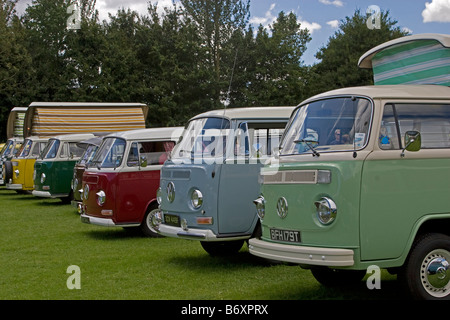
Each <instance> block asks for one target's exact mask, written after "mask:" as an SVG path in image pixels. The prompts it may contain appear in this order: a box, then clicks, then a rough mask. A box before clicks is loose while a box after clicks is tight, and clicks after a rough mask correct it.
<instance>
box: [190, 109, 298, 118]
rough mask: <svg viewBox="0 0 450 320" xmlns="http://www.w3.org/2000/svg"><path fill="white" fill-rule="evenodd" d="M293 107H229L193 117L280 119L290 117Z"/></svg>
mask: <svg viewBox="0 0 450 320" xmlns="http://www.w3.org/2000/svg"><path fill="white" fill-rule="evenodd" d="M294 108H295V107H294V106H292V107H249V108H229V109H219V110H212V111H208V112H204V113H201V114H198V115H196V116H195V117H193V118H191V120H193V119H197V118H206V117H220V118H222V117H224V118H228V119H230V120H231V119H277V118H278V119H280V118H283V119H284V118H289V117H290V116H291V113H292V111H293V110H294Z"/></svg>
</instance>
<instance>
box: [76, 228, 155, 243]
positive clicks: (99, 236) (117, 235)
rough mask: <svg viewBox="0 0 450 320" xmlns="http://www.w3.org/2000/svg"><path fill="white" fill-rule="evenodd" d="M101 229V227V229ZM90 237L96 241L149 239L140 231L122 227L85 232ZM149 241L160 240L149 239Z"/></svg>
mask: <svg viewBox="0 0 450 320" xmlns="http://www.w3.org/2000/svg"><path fill="white" fill-rule="evenodd" d="M99 228H100V227H99ZM84 233H85V234H86V235H87V236H88V237H90V238H92V239H94V240H105V241H112V240H124V239H139V238H147V237H145V236H144V235H143V234H142V233H141V232H139V231H138V230H132V229H128V228H127V229H125V228H120V227H111V228H106V227H105V228H102V229H101V230H89V231H85V232H84ZM148 239H149V240H152V239H155V240H157V239H158V238H148Z"/></svg>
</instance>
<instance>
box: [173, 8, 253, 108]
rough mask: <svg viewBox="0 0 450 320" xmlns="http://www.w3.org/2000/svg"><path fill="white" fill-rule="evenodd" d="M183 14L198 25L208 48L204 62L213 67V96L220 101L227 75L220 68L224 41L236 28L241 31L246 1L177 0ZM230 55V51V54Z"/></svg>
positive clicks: (248, 13)
mask: <svg viewBox="0 0 450 320" xmlns="http://www.w3.org/2000/svg"><path fill="white" fill-rule="evenodd" d="M180 2H181V4H182V5H183V7H184V10H185V15H186V16H187V17H190V18H191V19H192V20H193V21H194V22H195V23H196V26H197V28H198V32H199V35H200V37H201V39H202V42H203V44H204V45H205V46H206V47H207V48H208V54H209V57H208V59H207V61H208V62H209V64H210V65H211V67H212V68H213V69H214V78H213V79H211V80H213V81H215V82H216V88H215V92H214V97H215V99H216V100H217V101H219V100H221V94H224V93H225V94H226V91H227V90H226V89H224V88H225V87H226V84H227V82H226V80H227V79H228V76H229V75H228V74H225V73H224V72H223V69H228V68H227V67H225V68H224V67H223V66H222V61H224V60H229V59H226V57H222V53H223V52H225V51H226V50H225V46H226V44H228V43H230V42H229V40H230V39H231V37H232V36H233V34H235V33H236V32H237V31H243V30H245V28H246V26H247V23H248V20H249V17H250V16H249V15H250V0H246V1H244V0H181V1H180ZM233 56H234V54H233Z"/></svg>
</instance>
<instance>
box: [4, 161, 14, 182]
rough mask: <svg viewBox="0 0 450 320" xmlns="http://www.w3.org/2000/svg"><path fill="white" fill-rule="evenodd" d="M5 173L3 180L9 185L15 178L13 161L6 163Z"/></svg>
mask: <svg viewBox="0 0 450 320" xmlns="http://www.w3.org/2000/svg"><path fill="white" fill-rule="evenodd" d="M4 168H5V171H4V173H3V175H4V176H3V179H4V180H5V183H9V179H12V177H13V167H12V162H11V161H9V160H8V161H5V167H4Z"/></svg>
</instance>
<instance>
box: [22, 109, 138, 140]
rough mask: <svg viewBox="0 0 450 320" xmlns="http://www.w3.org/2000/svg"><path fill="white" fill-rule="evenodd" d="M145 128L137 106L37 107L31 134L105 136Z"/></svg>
mask: <svg viewBox="0 0 450 320" xmlns="http://www.w3.org/2000/svg"><path fill="white" fill-rule="evenodd" d="M144 128H145V117H144V112H143V110H142V108H141V107H126V108H124V107H112V106H111V107H94V106H90V107H81V106H78V107H70V108H67V107H61V108H58V107H53V108H46V107H37V108H35V110H34V114H33V120H32V128H31V135H35V136H57V135H61V134H74V133H107V132H118V131H127V130H134V129H144Z"/></svg>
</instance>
